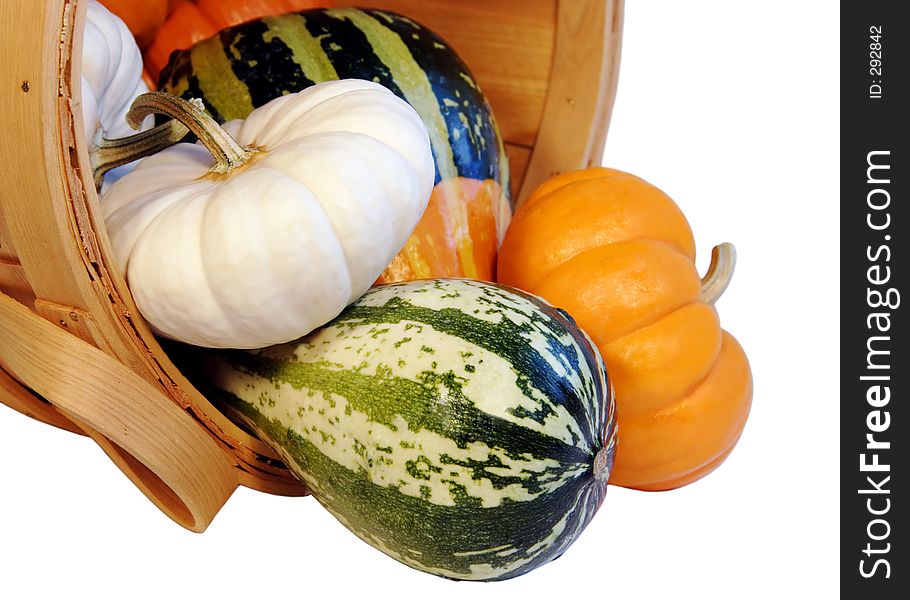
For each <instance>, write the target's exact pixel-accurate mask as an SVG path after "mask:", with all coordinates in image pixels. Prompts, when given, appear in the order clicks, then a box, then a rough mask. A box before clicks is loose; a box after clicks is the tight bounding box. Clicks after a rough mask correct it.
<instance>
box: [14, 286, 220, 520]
mask: <svg viewBox="0 0 910 600" xmlns="http://www.w3.org/2000/svg"><path fill="white" fill-rule="evenodd" d="M36 340H40V343H36ZM0 362H2V363H3V364H4V366H5V368H7V369H9V371H10V372H11V373H13V374H15V376H16V377H17V378H18V379H20V380H21V381H23V382H26V383H27V384H28V385H29V386H30V387H31V388H32V389H34V390H35V391H36V392H37V393H39V394H41V395H42V396H43V397H45V398H47V399H48V401H50V402H51V403H52V404H53V405H54V406H55V407H56V408H58V409H59V410H60V411H61V412H62V413H63V414H64V415H65V416H66V417H67V418H68V419H70V420H71V421H73V422H74V423H76V425H77V426H79V427H80V428H81V429H83V430H84V431H85V432H86V433H87V434H88V435H90V436H91V437H92V438H93V439H94V440H95V441H96V442H98V444H99V445H100V446H101V447H102V449H103V450H104V451H105V452H106V453H107V454H108V456H110V457H111V459H112V460H113V461H114V462H115V464H117V466H118V467H120V469H121V470H123V471H124V473H126V475H127V476H128V477H129V478H130V479H131V480H132V481H133V483H135V484H136V485H137V486H138V487H139V488H140V489H141V490H142V491H143V492H144V493H145V494H146V496H148V497H149V499H150V500H151V501H152V502H154V503H155V504H156V505H157V506H158V508H160V509H161V510H162V511H163V512H164V513H165V514H167V515H168V516H169V517H171V518H172V519H174V520H175V521H176V522H177V523H179V524H180V525H183V526H184V527H186V528H187V529H190V530H192V531H203V530H204V529H205V528H206V527H207V526H208V524H209V523H210V522H211V521H212V519H213V518H214V517H215V515H216V514H217V513H218V510H219V509H220V508H221V507H222V506H223V505H224V503H225V502H226V501H227V499H228V498H229V497H230V495H231V494H232V493H233V491H234V489H235V488H236V487H237V476H236V474H235V472H234V469H233V467H232V463H233V461H231V460H230V458H229V456H228V455H227V453H225V452H224V451H223V450H222V449H221V448H220V447H219V446H218V444H216V443H215V441H214V440H213V439H212V438H211V437H209V434H208V433H207V432H206V430H205V429H204V428H203V427H201V426H200V425H199V423H197V422H196V421H195V420H194V419H193V418H192V417H191V416H190V415H189V414H188V413H186V412H184V411H183V410H181V409H180V408H179V407H178V406H176V405H175V404H174V403H173V402H172V401H171V400H170V399H169V398H168V397H167V396H165V395H164V394H163V393H161V392H160V391H159V390H157V389H155V387H153V386H152V385H151V384H149V383H147V382H146V381H144V380H143V379H141V378H140V377H138V376H137V375H136V374H135V373H133V372H132V371H131V370H130V369H129V368H127V367H126V366H124V365H123V364H122V363H120V362H118V361H117V360H115V359H114V358H112V357H111V356H108V355H107V354H105V353H104V352H102V351H100V350H98V349H97V348H95V347H94V346H92V345H90V344H88V343H87V342H84V341H83V340H81V339H79V338H77V337H75V336H73V335H70V334H68V333H67V332H65V331H63V330H62V329H59V328H57V327H55V326H54V325H52V324H51V323H49V322H47V321H45V320H44V319H42V318H41V317H39V316H37V315H36V314H34V313H32V312H31V311H29V310H28V309H27V308H25V307H24V306H22V305H21V304H19V303H18V302H16V301H15V300H13V299H12V298H10V297H9V296H7V295H5V294H0Z"/></svg>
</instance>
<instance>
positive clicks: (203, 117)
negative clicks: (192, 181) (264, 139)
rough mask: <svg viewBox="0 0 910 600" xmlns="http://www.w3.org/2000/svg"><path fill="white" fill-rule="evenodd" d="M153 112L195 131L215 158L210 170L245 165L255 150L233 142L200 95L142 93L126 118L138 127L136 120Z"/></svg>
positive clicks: (231, 168) (225, 171) (222, 169)
mask: <svg viewBox="0 0 910 600" xmlns="http://www.w3.org/2000/svg"><path fill="white" fill-rule="evenodd" d="M153 113H161V114H165V115H167V116H169V117H173V118H174V119H176V120H178V121H180V122H181V123H183V124H184V125H186V126H187V127H188V128H189V130H190V131H192V132H193V133H195V134H196V137H198V138H199V141H200V142H202V145H203V146H205V147H206V149H207V150H208V151H209V152H211V153H212V156H213V157H214V158H215V164H214V165H213V166H212V168H211V169H209V172H210V173H221V174H223V173H230V172H231V171H233V170H234V169H236V168H238V167H241V166H243V165H245V164H246V163H247V162H248V161H249V160H250V158H251V157H252V156H253V155H254V154H255V153H256V150H254V149H252V148H245V147H243V146H241V145H240V144H238V143H237V142H236V141H234V138H232V137H231V136H230V135H228V132H227V131H225V130H224V129H222V128H221V126H220V125H218V123H216V122H215V119H213V118H212V117H211V115H209V113H207V112H206V111H205V106H204V105H203V104H202V100H200V99H198V98H194V99H192V100H184V99H183V98H178V97H177V96H174V95H172V94H168V93H167V92H148V93H145V94H141V95H139V96H137V97H136V99H135V100H133V104H132V106H130V110H129V112H128V113H126V120H127V123H129V124H130V126H132V127H138V125H135V124H136V123H141V122H142V121H143V120H144V119H145V118H146V117H147V116H149V115H150V114H153Z"/></svg>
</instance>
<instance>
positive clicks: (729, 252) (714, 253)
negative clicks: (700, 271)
mask: <svg viewBox="0 0 910 600" xmlns="http://www.w3.org/2000/svg"><path fill="white" fill-rule="evenodd" d="M735 268H736V248H735V247H734V246H733V244H730V243H728V242H724V243H723V244H720V245H718V246H714V249H713V250H711V264H710V265H709V266H708V272H707V273H705V276H704V277H702V279H701V295H700V296H699V299H700V300H701V301H702V302H704V303H705V304H714V303H715V302H717V300H718V299H719V298H720V297H721V296H722V295H723V293H724V291H726V289H727V286H728V285H730V280H731V279H732V278H733V270H734V269H735Z"/></svg>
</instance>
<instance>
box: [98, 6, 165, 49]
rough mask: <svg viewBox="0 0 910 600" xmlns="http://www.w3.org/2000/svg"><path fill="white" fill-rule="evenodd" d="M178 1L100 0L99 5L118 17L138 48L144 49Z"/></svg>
mask: <svg viewBox="0 0 910 600" xmlns="http://www.w3.org/2000/svg"><path fill="white" fill-rule="evenodd" d="M178 1H179V0H144V1H143V2H138V1H137V0H101V4H103V5H104V6H105V8H107V9H108V10H109V11H111V12H112V13H114V14H115V15H117V16H118V17H120V18H121V19H122V20H123V22H124V23H126V26H127V27H129V30H130V31H131V32H132V33H133V37H135V38H136V43H137V44H138V45H139V47H140V48H145V47H146V46H147V45H148V44H149V43H150V42H151V41H152V39H153V38H154V37H155V32H156V31H158V28H159V27H161V25H162V24H163V23H164V20H165V19H166V18H167V15H168V13H169V12H170V10H171V9H172V8H173V7H174V5H175V4H177V2H178Z"/></svg>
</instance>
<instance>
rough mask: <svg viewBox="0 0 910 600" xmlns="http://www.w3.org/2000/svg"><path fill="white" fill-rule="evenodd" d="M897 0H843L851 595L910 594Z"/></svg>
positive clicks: (903, 92) (845, 558)
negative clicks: (892, 0) (844, 0)
mask: <svg viewBox="0 0 910 600" xmlns="http://www.w3.org/2000/svg"><path fill="white" fill-rule="evenodd" d="M902 5H903V6H902ZM899 7H903V8H904V11H905V10H906V8H907V7H906V4H905V3H901V2H883V1H867V2H863V1H853V2H842V3H841V26H840V41H841V43H840V61H841V63H840V64H841V71H840V72H841V86H840V87H841V91H840V99H841V121H840V124H841V154H840V181H841V186H840V187H841V198H840V210H841V256H840V258H841V498H840V499H841V554H840V556H841V563H840V567H841V573H840V577H841V589H842V597H844V598H870V599H871V598H874V599H875V600H885V599H890V598H908V597H910V596H908V593H910V562H908V561H910V559H908V558H907V557H908V556H910V553H908V550H910V549H908V547H907V545H908V544H910V535H908V533H907V517H906V515H907V512H908V506H907V503H908V495H907V493H906V492H905V490H907V488H908V484H910V482H908V474H910V472H908V469H907V462H908V457H910V448H908V446H910V427H908V425H907V421H908V419H910V414H908V410H907V405H908V402H910V398H908V396H907V395H908V392H910V387H908V385H907V381H908V378H910V363H908V361H907V353H906V348H907V346H908V344H910V331H908V327H907V317H906V316H905V315H906V312H907V309H906V308H905V307H904V303H905V302H906V303H910V291H908V290H907V287H906V283H907V280H908V273H910V263H908V261H907V245H908V238H910V217H908V210H907V207H906V205H907V203H908V202H910V196H908V194H910V186H908V179H910V169H908V147H910V125H908V123H910V97H908V94H907V89H908V86H907V80H908V79H910V46H908V40H910V21H908V20H907V19H906V18H905V17H904V18H900V17H899V15H898V8H899ZM904 11H901V12H902V13H903V12H904ZM820 376H824V375H823V374H821V375H820ZM899 490H904V493H901V492H900V491H899ZM898 557H899V558H898Z"/></svg>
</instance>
